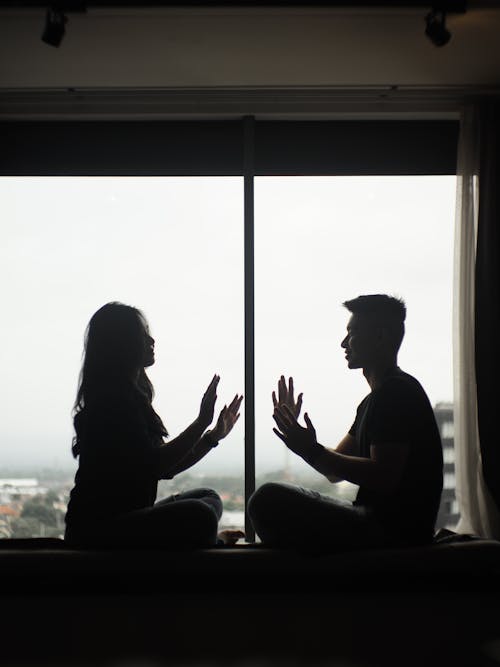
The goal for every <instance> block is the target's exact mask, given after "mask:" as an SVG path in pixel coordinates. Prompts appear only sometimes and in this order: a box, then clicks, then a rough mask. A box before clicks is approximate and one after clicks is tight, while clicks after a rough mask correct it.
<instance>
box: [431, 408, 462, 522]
mask: <svg viewBox="0 0 500 667" xmlns="http://www.w3.org/2000/svg"><path fill="white" fill-rule="evenodd" d="M434 415H435V416H436V421H437V425H438V427H439V433H440V434H441V442H442V443H443V461H444V471H443V472H444V475H443V495H442V496H441V506H440V508H439V513H438V517H437V521H436V529H438V528H449V529H451V530H453V529H454V528H455V526H456V525H457V523H458V520H459V518H460V514H459V511H458V502H457V499H456V495H455V442H454V420H453V403H437V404H436V405H435V406H434Z"/></svg>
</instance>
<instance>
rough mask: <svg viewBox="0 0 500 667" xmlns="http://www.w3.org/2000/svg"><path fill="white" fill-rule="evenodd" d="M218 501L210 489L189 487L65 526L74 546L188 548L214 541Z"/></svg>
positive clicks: (210, 544)
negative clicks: (148, 502) (78, 524)
mask: <svg viewBox="0 0 500 667" xmlns="http://www.w3.org/2000/svg"><path fill="white" fill-rule="evenodd" d="M221 515H222V501H221V499H220V497H219V496H218V494H217V493H216V492H215V491H212V489H204V488H200V489H193V490H191V491H186V492H184V493H177V494H175V495H173V496H169V497H168V498H164V499H163V500H160V501H158V502H157V503H155V504H154V505H153V506H152V507H145V508H144V509H140V510H134V511H132V512H127V513H125V514H121V515H119V516H115V517H110V518H108V519H105V520H102V521H99V522H95V523H92V524H90V525H89V526H88V527H86V528H82V527H70V526H68V527H67V529H66V537H65V539H66V541H67V542H69V543H70V544H74V545H75V546H83V547H94V548H96V547H102V548H116V547H123V548H132V549H133V548H136V549H137V548H170V549H189V548H197V547H198V548H200V547H209V546H213V545H215V544H216V541H217V527H218V523H219V519H220V517H221Z"/></svg>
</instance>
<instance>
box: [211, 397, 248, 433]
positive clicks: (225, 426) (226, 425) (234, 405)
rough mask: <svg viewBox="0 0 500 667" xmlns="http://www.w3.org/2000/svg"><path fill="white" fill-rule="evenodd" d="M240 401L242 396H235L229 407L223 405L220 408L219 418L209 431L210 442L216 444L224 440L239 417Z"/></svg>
mask: <svg viewBox="0 0 500 667" xmlns="http://www.w3.org/2000/svg"><path fill="white" fill-rule="evenodd" d="M242 400H243V396H238V394H236V396H235V397H234V398H233V400H232V401H231V403H230V405H229V406H227V405H225V406H224V407H223V408H222V410H221V412H220V415H219V418H218V419H217V424H216V425H215V427H214V428H213V429H212V430H211V431H210V439H211V440H214V441H215V442H218V441H219V440H222V439H223V438H225V437H226V435H227V434H228V433H229V432H230V431H231V429H232V428H233V426H234V425H235V424H236V422H237V421H238V419H239V416H240V413H239V409H240V405H241V401H242Z"/></svg>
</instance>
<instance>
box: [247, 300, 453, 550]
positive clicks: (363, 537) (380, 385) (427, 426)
mask: <svg viewBox="0 0 500 667" xmlns="http://www.w3.org/2000/svg"><path fill="white" fill-rule="evenodd" d="M343 305H344V306H345V307H346V308H347V309H348V310H349V312H350V313H351V317H350V319H349V322H348V325H347V335H346V336H345V338H344V339H343V341H342V342H341V346H342V348H343V349H344V350H345V357H346V360H347V365H348V367H349V368H351V369H357V368H361V369H362V370H363V374H364V376H365V378H366V380H367V382H368V384H369V385H370V389H371V391H370V393H369V394H368V396H366V397H365V399H364V400H363V401H362V402H361V403H360V405H359V407H358V409H357V413H356V418H355V420H354V423H353V425H352V427H351V428H350V430H349V432H348V433H347V435H346V436H345V437H344V438H343V439H342V440H341V441H340V443H339V444H338V445H337V447H336V448H335V449H330V448H328V447H324V446H323V445H321V444H319V443H318V440H317V438H316V431H315V429H314V426H313V424H312V422H311V420H310V418H309V415H308V414H307V412H306V413H305V414H304V421H305V426H301V425H300V424H299V422H298V417H299V414H300V410H301V407H302V394H299V396H298V398H297V400H295V398H294V386H293V378H289V381H288V385H287V383H286V381H285V378H284V376H281V379H280V380H279V383H278V397H276V394H275V393H274V392H273V404H274V415H273V417H274V420H275V422H276V426H277V428H274V429H273V430H274V432H275V433H276V435H277V436H278V437H279V438H281V440H283V442H284V443H285V444H286V446H287V447H288V448H289V449H291V450H292V451H293V452H295V454H297V455H298V456H300V457H302V458H303V459H304V460H305V461H306V462H307V463H308V464H309V465H311V466H312V467H313V468H314V469H315V470H317V471H318V472H319V473H321V474H323V475H325V477H327V478H328V479H329V480H330V481H331V482H338V481H340V480H347V481H349V482H352V483H354V484H357V485H358V486H359V490H358V494H357V497H356V500H355V501H354V503H349V502H345V501H339V500H338V499H335V498H331V497H329V496H324V495H321V494H319V493H318V492H316V491H312V490H308V489H302V488H299V487H295V486H292V485H289V484H278V483H268V484H264V485H263V486H261V487H260V488H259V489H257V491H256V492H255V493H254V495H253V496H252V497H251V499H250V502H249V509H248V511H249V514H250V517H251V519H252V522H253V524H254V527H255V530H256V532H257V534H258V535H259V536H260V538H261V539H262V541H263V542H264V543H266V544H269V545H272V546H278V547H299V548H312V549H316V550H318V549H319V550H321V549H331V548H359V547H367V546H388V545H410V544H422V543H428V542H430V541H431V540H432V538H433V533H434V523H435V520H436V516H437V512H438V508H439V502H440V498H441V491H442V484H443V457H442V446H441V440H440V436H439V430H438V427H437V424H436V420H435V417H434V412H433V410H432V406H431V404H430V402H429V399H428V398H427V395H426V393H425V391H424V390H423V388H422V386H421V385H420V383H419V382H418V381H417V380H416V379H415V378H414V377H412V376H411V375H408V374H407V373H405V372H403V371H402V370H401V369H400V368H398V365H397V355H398V351H399V347H400V345H401V341H402V339H403V336H404V321H405V317H406V307H405V304H404V302H403V301H402V300H399V299H396V298H393V297H390V296H387V295H385V294H372V295H364V296H360V297H358V298H356V299H353V300H351V301H346V302H345V303H344V304H343Z"/></svg>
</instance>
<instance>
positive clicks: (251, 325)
mask: <svg viewBox="0 0 500 667" xmlns="http://www.w3.org/2000/svg"><path fill="white" fill-rule="evenodd" d="M243 133H244V205H245V223H244V224H245V230H244V253H245V264H244V266H245V268H244V271H245V535H246V540H247V542H254V541H255V531H254V529H253V526H252V523H251V521H250V518H249V516H248V511H247V508H248V499H249V498H250V496H251V495H252V493H253V492H254V491H255V281H254V173H255V164H254V163H255V160H254V157H255V144H254V140H255V118H254V117H253V116H246V117H245V118H244V119H243Z"/></svg>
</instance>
